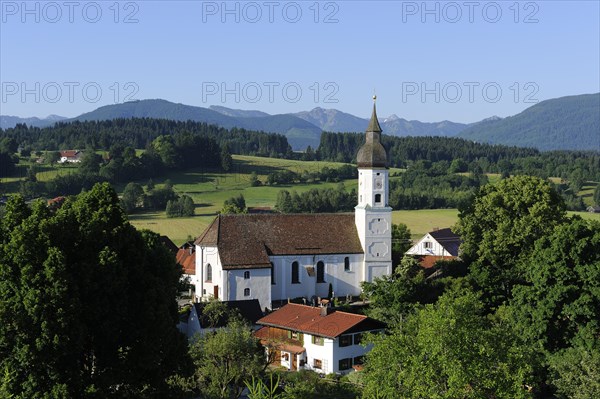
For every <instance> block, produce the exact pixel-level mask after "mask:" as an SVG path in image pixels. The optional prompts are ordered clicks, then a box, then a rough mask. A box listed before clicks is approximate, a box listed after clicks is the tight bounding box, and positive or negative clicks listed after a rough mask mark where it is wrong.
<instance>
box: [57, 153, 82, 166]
mask: <svg viewBox="0 0 600 399" xmlns="http://www.w3.org/2000/svg"><path fill="white" fill-rule="evenodd" d="M81 157H83V152H81V151H79V150H64V151H61V152H60V159H59V160H58V163H66V162H69V163H77V162H81Z"/></svg>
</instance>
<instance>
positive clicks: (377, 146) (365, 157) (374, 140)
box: [356, 96, 387, 168]
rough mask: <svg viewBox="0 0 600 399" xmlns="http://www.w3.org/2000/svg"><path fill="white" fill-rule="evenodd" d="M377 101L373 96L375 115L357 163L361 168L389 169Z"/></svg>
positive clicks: (368, 128)
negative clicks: (382, 142) (378, 118)
mask: <svg viewBox="0 0 600 399" xmlns="http://www.w3.org/2000/svg"><path fill="white" fill-rule="evenodd" d="M375 100H377V96H373V114H372V115H371V120H370V121H369V126H368V127H367V131H366V137H365V143H364V144H363V145H362V147H360V149H359V150H358V154H357V155H356V163H357V164H358V167H359V168H385V167H387V155H386V153H385V148H383V145H381V132H382V130H381V126H380V125H379V121H378V120H377V110H376V109H375Z"/></svg>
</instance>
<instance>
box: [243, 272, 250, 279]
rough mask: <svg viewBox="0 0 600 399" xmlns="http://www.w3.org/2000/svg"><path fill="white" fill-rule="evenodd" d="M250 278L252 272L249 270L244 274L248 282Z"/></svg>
mask: <svg viewBox="0 0 600 399" xmlns="http://www.w3.org/2000/svg"><path fill="white" fill-rule="evenodd" d="M249 278H250V272H249V271H248V270H246V271H245V272H244V280H248V279H249Z"/></svg>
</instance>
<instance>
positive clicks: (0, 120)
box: [0, 115, 67, 129]
mask: <svg viewBox="0 0 600 399" xmlns="http://www.w3.org/2000/svg"><path fill="white" fill-rule="evenodd" d="M65 119H67V118H65V117H64V116H58V115H48V116H47V117H45V118H36V117H31V118H20V117H18V116H11V115H0V129H8V128H11V127H15V126H16V125H17V124H18V123H24V124H26V125H27V126H34V127H46V126H51V125H53V124H54V123H55V122H58V121H62V120H65Z"/></svg>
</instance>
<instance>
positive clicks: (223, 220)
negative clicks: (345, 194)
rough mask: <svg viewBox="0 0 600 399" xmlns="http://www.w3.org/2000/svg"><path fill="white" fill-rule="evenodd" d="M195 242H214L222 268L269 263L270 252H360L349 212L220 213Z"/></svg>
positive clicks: (287, 253)
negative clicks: (286, 213)
mask: <svg viewBox="0 0 600 399" xmlns="http://www.w3.org/2000/svg"><path fill="white" fill-rule="evenodd" d="M196 244H197V245H201V246H217V247H218V248H219V256H220V258H221V262H222V264H223V269H225V270H227V269H240V268H268V267H271V264H270V260H269V255H306V254H310V255H312V254H355V253H363V250H362V247H361V245H360V240H359V238H358V233H357V231H356V225H355V222H354V214H352V213H321V214H288V215H283V214H253V215H219V216H217V217H216V218H215V220H213V222H212V223H211V225H210V226H208V228H207V229H206V230H205V231H204V232H203V233H202V235H200V237H199V238H198V239H197V240H196Z"/></svg>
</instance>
